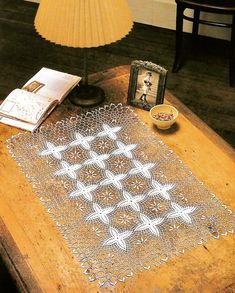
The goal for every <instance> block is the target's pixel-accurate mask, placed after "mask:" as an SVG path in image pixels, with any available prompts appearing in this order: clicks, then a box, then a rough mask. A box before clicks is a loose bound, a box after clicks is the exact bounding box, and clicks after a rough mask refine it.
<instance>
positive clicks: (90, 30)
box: [35, 0, 133, 48]
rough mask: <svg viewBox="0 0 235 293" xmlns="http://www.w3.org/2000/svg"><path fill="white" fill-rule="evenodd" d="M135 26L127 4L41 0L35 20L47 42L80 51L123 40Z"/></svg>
mask: <svg viewBox="0 0 235 293" xmlns="http://www.w3.org/2000/svg"><path fill="white" fill-rule="evenodd" d="M132 25H133V21H132V16H131V12H130V9H129V7H128V4H127V0H41V1H40V5H39V8H38V11H37V15H36V18H35V28H36V30H37V32H38V33H39V34H40V35H41V36H42V37H43V38H45V39H46V40H48V41H51V42H53V43H56V44H59V45H64V46H68V47H79V48H90V47H98V46H102V45H106V44H110V43H112V42H115V41H117V40H120V39H121V38H123V37H124V36H126V35H127V34H128V33H129V32H130V30H131V28H132Z"/></svg>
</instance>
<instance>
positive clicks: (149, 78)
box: [127, 60, 168, 111]
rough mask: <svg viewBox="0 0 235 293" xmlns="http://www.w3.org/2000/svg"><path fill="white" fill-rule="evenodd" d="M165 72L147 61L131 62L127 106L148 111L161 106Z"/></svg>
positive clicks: (165, 77)
mask: <svg viewBox="0 0 235 293" xmlns="http://www.w3.org/2000/svg"><path fill="white" fill-rule="evenodd" d="M167 72H168V71H167V70H166V69H165V68H164V67H162V66H160V65H158V64H154V63H152V62H149V61H142V60H134V61H132V62H131V71H130V78H129V87H128V95H127V102H128V104H129V105H132V106H134V107H137V108H140V109H143V110H147V111H149V110H150V109H151V108H152V107H153V106H155V105H159V104H163V102H164V93H165V88H166V79H167Z"/></svg>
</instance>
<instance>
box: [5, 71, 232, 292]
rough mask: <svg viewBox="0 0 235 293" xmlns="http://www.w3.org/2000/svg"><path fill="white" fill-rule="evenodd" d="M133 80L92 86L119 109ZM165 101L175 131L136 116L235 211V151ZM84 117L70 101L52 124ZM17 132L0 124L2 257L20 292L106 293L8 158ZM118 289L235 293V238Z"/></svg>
mask: <svg viewBox="0 0 235 293" xmlns="http://www.w3.org/2000/svg"><path fill="white" fill-rule="evenodd" d="M128 80H129V66H121V67H117V68H113V69H111V70H107V71H105V72H102V73H98V74H94V75H93V76H92V77H91V81H92V83H96V84H99V85H101V86H102V87H103V89H104V90H105V91H106V94H107V96H108V99H107V101H106V102H110V101H112V102H115V103H116V102H120V101H121V102H124V103H125V102H126V99H127V88H128ZM165 101H166V102H167V103H170V104H172V105H174V106H176V107H177V108H178V110H179V112H180V115H179V117H178V120H177V124H175V125H174V126H173V127H172V128H171V129H170V130H167V131H160V130H157V129H156V128H155V126H154V125H152V123H151V121H150V119H149V116H148V112H146V111H143V110H140V109H135V112H136V113H137V114H138V115H139V116H140V118H141V119H142V120H143V121H144V122H145V123H146V124H147V125H148V126H149V127H151V128H152V130H153V131H154V132H155V133H156V135H157V136H158V137H160V138H161V139H162V140H163V141H164V142H165V143H166V144H167V145H169V146H170V148H171V149H172V150H173V151H174V152H175V153H176V154H177V155H178V156H180V157H181V159H182V160H183V162H184V164H186V165H187V166H188V167H189V168H190V169H191V170H192V172H193V173H194V175H195V176H196V177H197V178H198V179H199V180H201V181H203V182H204V183H205V185H206V186H207V187H209V189H210V190H211V191H212V192H214V193H215V194H216V195H217V197H218V198H220V199H221V200H222V201H223V203H224V204H226V205H228V206H229V207H230V208H231V209H232V210H233V211H235V159H234V158H235V155H234V151H233V149H232V148H231V147H230V146H229V145H228V144H226V143H225V142H224V141H223V140H222V139H221V138H220V137H219V136H218V135H216V134H215V133H214V132H213V131H212V130H211V129H210V128H209V127H207V126H206V125H205V124H204V123H203V122H202V121H201V120H200V119H199V118H198V117H196V116H195V115H194V114H193V113H192V112H190V111H189V109H187V108H186V107H185V106H184V105H183V104H182V103H180V102H179V100H177V99H176V98H175V97H174V96H173V95H171V94H170V93H169V92H166V96H165ZM83 111H84V110H83ZM80 112H81V108H76V107H75V106H73V105H72V104H71V103H70V102H69V101H68V100H66V101H65V102H64V103H63V104H62V105H60V106H59V107H58V108H57V109H56V110H55V111H54V112H53V113H52V115H51V116H50V117H49V119H48V121H56V120H58V119H62V118H64V117H66V116H67V115H69V114H72V113H80ZM48 121H46V122H45V123H47V122H48ZM19 131H20V130H17V129H16V128H13V127H9V126H5V125H0V178H1V184H0V253H1V255H2V256H3V258H4V261H5V263H6V265H7V267H8V269H9V270H10V273H11V274H12V276H13V278H14V279H15V280H16V282H17V285H18V288H19V289H20V291H22V292H41V291H42V292H49V293H52V292H79V293H80V292H89V293H90V292H103V291H106V290H105V289H103V288H99V286H98V285H97V284H96V283H90V282H89V281H88V280H87V278H86V276H85V275H84V274H83V272H82V269H81V267H80V263H79V262H78V261H77V260H76V258H75V256H74V255H73V254H72V253H71V251H70V250H69V248H68V247H67V246H66V244H65V241H64V239H63V238H62V235H61V234H60V233H59V231H58V230H57V228H56V227H55V225H54V223H53V222H52V220H51V218H50V217H49V214H48V212H47V211H46V210H45V208H44V207H43V206H42V204H41V203H40V201H39V200H38V198H37V196H36V195H35V193H34V191H33V189H32V187H31V185H30V183H29V182H28V181H27V179H26V178H25V176H24V174H23V173H22V172H21V170H20V169H19V168H18V167H17V165H16V163H15V161H14V160H13V159H12V158H11V156H10V155H9V153H8V151H7V149H6V145H5V141H6V139H8V138H10V137H11V136H12V135H14V134H17V133H18V132H19ZM0 291H1V290H0ZM114 291H115V292H126V293H127V292H128V293H129V292H134V293H137V292H141V293H142V292H146V293H150V292H211V293H212V292H213V293H215V292H227V293H228V292H235V235H234V234H229V235H228V236H227V237H222V238H220V239H219V240H211V241H209V242H208V243H207V244H206V245H204V246H198V247H197V248H196V249H193V250H191V251H190V252H187V253H185V254H183V255H181V256H180V257H176V258H174V259H172V260H169V261H168V262H167V263H166V264H164V265H162V266H161V267H160V268H155V269H151V270H150V271H144V272H141V273H139V274H136V275H135V276H134V277H132V278H130V279H127V280H126V281H125V283H118V284H117V285H116V287H115V289H114ZM107 292H110V290H107Z"/></svg>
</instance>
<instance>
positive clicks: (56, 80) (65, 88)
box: [23, 67, 81, 102]
mask: <svg viewBox="0 0 235 293" xmlns="http://www.w3.org/2000/svg"><path fill="white" fill-rule="evenodd" d="M80 80H81V77H79V76H76V75H72V74H68V73H64V72H60V71H57V70H53V69H49V68H46V67H43V68H42V69H41V70H40V71H39V72H38V73H36V74H35V75H34V76H33V77H32V78H30V80H29V81H28V82H27V83H26V84H25V85H24V87H26V86H27V85H29V84H30V83H32V82H33V81H37V82H40V83H42V84H44V86H42V87H41V88H39V90H37V92H36V93H37V94H40V95H42V96H46V97H51V98H53V99H55V100H58V101H59V102H61V101H62V100H63V98H64V97H65V96H66V95H67V94H68V92H69V91H70V90H72V89H73V88H74V87H75V86H76V85H77V84H78V82H79V81H80ZM24 87H23V88H24Z"/></svg>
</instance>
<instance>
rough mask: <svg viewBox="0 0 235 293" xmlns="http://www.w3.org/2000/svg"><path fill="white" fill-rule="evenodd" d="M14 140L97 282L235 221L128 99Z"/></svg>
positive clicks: (17, 154) (121, 275) (162, 257)
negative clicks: (124, 104)
mask: <svg viewBox="0 0 235 293" xmlns="http://www.w3.org/2000/svg"><path fill="white" fill-rule="evenodd" d="M54 130H56V131H54ZM8 144H9V148H10V151H11V153H12V154H14V158H15V159H16V160H17V161H18V162H19V163H20V166H21V168H22V169H23V170H24V172H26V173H27V175H28V176H27V177H28V178H29V180H30V181H31V182H32V184H33V186H35V188H36V189H35V190H36V192H37V195H38V196H39V198H40V200H41V201H42V203H43V204H44V205H45V207H46V209H47V210H48V211H49V212H50V214H51V216H52V218H53V219H54V221H55V223H56V225H57V227H58V229H60V231H61V233H62V235H63V236H64V238H65V240H66V242H67V244H68V246H69V247H70V248H71V250H72V251H73V253H75V254H76V255H77V256H78V258H79V260H81V262H82V266H83V267H84V268H86V271H85V272H86V274H87V275H88V278H89V280H90V281H92V280H98V282H99V283H100V285H107V284H112V285H114V284H116V282H117V281H118V280H119V281H124V280H125V278H126V277H127V276H132V275H133V273H134V272H136V271H138V270H139V269H141V267H146V268H149V267H150V266H151V265H154V264H156V265H159V264H160V263H162V262H165V261H166V260H167V259H168V258H169V257H171V256H173V255H174V254H178V252H179V251H180V252H182V251H184V250H186V249H189V248H191V247H193V246H194V245H195V244H197V243H198V244H201V243H203V241H204V240H205V241H207V240H209V239H210V238H218V237H219V235H221V234H223V235H226V234H227V233H228V232H231V233H232V231H233V229H234V227H235V220H234V216H233V214H232V212H231V211H230V210H229V209H228V208H227V207H225V206H223V205H221V203H220V202H219V201H218V200H217V199H216V198H215V196H213V195H212V194H211V193H210V192H209V191H208V190H207V189H206V188H205V187H204V186H202V185H201V184H200V183H199V182H198V181H197V179H196V178H195V177H194V176H193V175H192V174H191V173H190V172H189V171H188V169H187V168H186V167H185V166H184V165H183V164H182V162H181V161H180V160H179V159H178V158H177V157H176V156H175V155H174V154H173V153H172V151H170V150H169V149H168V148H167V147H166V146H165V145H164V144H163V142H162V141H160V140H159V139H158V138H156V137H155V135H153V134H152V133H151V131H150V129H148V128H147V127H145V126H144V125H143V123H142V122H141V121H140V120H139V119H138V117H137V116H136V115H135V114H133V112H132V111H131V110H130V108H129V107H124V106H122V105H120V104H119V105H110V106H105V107H104V108H100V109H97V110H95V111H93V112H88V113H87V114H85V115H81V116H76V117H73V118H71V119H70V120H66V121H62V122H60V123H57V124H55V126H46V127H45V128H44V130H41V131H39V132H36V133H34V134H32V135H31V136H30V135H25V134H21V135H18V136H16V137H13V138H11V139H10V140H9V142H8ZM29 149H30V151H28V150H29Z"/></svg>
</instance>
